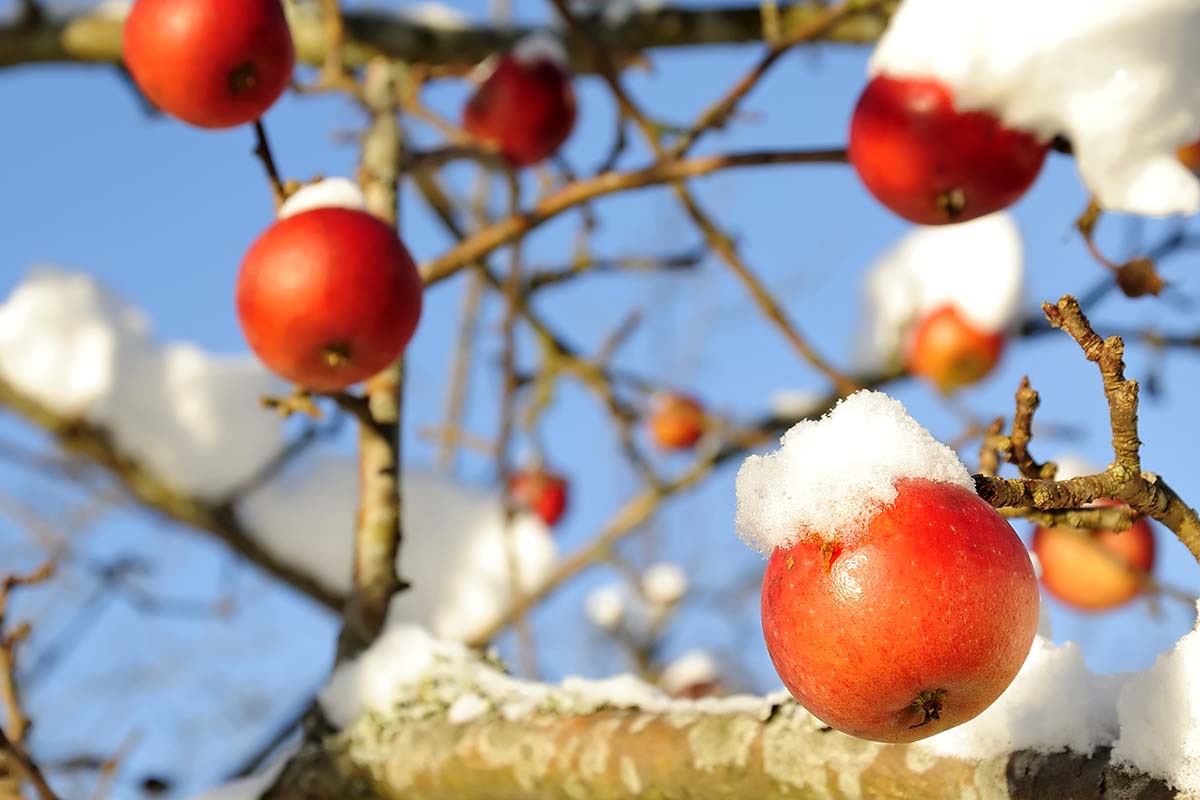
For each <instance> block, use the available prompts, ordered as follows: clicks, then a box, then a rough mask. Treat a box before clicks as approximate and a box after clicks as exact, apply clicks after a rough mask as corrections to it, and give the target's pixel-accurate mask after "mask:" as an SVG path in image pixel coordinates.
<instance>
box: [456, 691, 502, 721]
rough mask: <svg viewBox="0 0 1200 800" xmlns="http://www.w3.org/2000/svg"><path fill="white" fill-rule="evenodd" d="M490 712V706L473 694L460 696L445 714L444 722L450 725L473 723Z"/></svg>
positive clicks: (483, 699)
mask: <svg viewBox="0 0 1200 800" xmlns="http://www.w3.org/2000/svg"><path fill="white" fill-rule="evenodd" d="M489 710H491V704H490V703H489V702H488V701H487V700H486V699H485V698H483V697H481V696H480V695H477V694H475V692H467V693H466V694H464V695H460V696H459V698H458V699H457V700H455V701H454V703H453V704H452V705H451V706H450V710H449V711H447V712H446V721H447V722H449V723H450V724H451V725H465V724H467V723H468V722H473V721H475V720H477V719H479V718H480V717H482V716H483V715H484V714H486V713H487V712H488V711H489Z"/></svg>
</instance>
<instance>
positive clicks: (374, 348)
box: [237, 208, 423, 392]
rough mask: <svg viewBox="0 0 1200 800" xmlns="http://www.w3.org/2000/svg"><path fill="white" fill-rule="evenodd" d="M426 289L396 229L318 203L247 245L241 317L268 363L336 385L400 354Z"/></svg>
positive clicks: (311, 385) (309, 380) (325, 387)
mask: <svg viewBox="0 0 1200 800" xmlns="http://www.w3.org/2000/svg"><path fill="white" fill-rule="evenodd" d="M422 289H423V287H422V284H421V276H420V275H419V274H418V273H417V268H416V266H415V265H414V264H413V260H412V257H411V256H409V254H408V251H407V250H406V249H405V248H404V244H403V243H401V241H400V240H399V239H398V238H396V232H395V231H394V230H392V228H390V227H389V226H387V225H386V224H384V223H383V222H380V221H379V220H377V219H375V217H372V216H371V215H370V214H366V213H364V212H362V211H355V210H353V209H348V208H317V209H313V210H311V211H305V212H303V213H300V214H297V215H295V216H292V217H288V218H286V219H283V220H280V221H279V222H276V223H275V224H274V225H272V226H271V227H270V228H268V229H267V231H266V232H265V233H264V234H262V236H260V237H259V239H258V241H256V242H255V243H254V244H253V245H252V246H251V247H250V250H249V251H248V252H247V253H246V257H245V259H244V260H243V261H242V269H241V272H240V273H239V275H238V282H237V311H238V319H239V320H240V321H241V324H242V331H243V333H244V334H245V335H246V339H247V340H248V341H249V342H250V347H251V348H253V350H254V352H255V353H256V354H257V355H258V357H259V358H260V359H262V361H263V363H265V364H266V365H267V366H268V367H270V368H271V369H272V370H274V371H275V372H277V373H279V374H280V375H282V376H283V377H284V378H287V379H288V380H290V381H294V382H295V383H297V384H299V385H301V386H303V387H305V388H307V389H311V390H313V391H317V392H336V391H340V390H342V389H345V388H346V387H347V386H350V385H351V384H355V383H358V382H359V381H361V380H364V379H366V378H369V377H371V376H372V375H374V374H375V373H377V372H379V371H380V370H382V369H383V368H384V367H386V366H388V365H389V364H391V363H392V362H393V361H395V360H396V359H397V358H399V356H400V354H401V353H402V352H403V351H404V348H405V346H406V345H407V344H408V341H409V339H411V338H412V335H413V332H414V331H415V330H416V327H417V320H418V319H420V317H421V294H422Z"/></svg>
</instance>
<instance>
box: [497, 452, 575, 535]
mask: <svg viewBox="0 0 1200 800" xmlns="http://www.w3.org/2000/svg"><path fill="white" fill-rule="evenodd" d="M508 494H509V497H511V498H512V501H513V503H514V505H516V507H517V508H520V509H524V510H526V511H532V512H533V513H534V514H537V515H538V516H539V517H541V519H542V522H544V523H546V524H547V525H550V526H551V527H553V526H554V524H555V523H556V522H558V520H559V519H560V518H561V517H562V515H563V512H564V511H566V509H567V480H566V478H564V477H563V476H561V475H558V474H556V473H554V472H550V471H549V470H547V469H545V468H544V467H537V466H534V467H526V468H524V469H519V470H517V471H516V472H514V473H512V475H511V476H509V479H508Z"/></svg>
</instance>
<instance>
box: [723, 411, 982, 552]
mask: <svg viewBox="0 0 1200 800" xmlns="http://www.w3.org/2000/svg"><path fill="white" fill-rule="evenodd" d="M901 478H926V479H928V480H931V481H940V482H944V483H951V484H954V485H956V486H961V487H963V488H965V489H968V490H970V491H972V492H974V491H975V484H974V482H973V481H972V480H971V473H970V472H968V471H967V468H966V467H965V466H963V464H962V462H961V461H959V460H958V456H957V455H955V453H954V451H953V450H951V449H950V448H949V447H947V446H946V445H944V444H942V443H941V442H938V441H937V440H936V439H934V438H933V436H931V435H930V433H929V431H927V430H925V428H923V427H921V425H920V424H919V423H917V422H916V420H914V419H913V418H912V417H910V416H909V415H908V412H907V411H905V409H904V406H903V405H901V404H900V402H899V401H898V400H894V399H892V398H891V397H888V396H887V395H886V394H883V393H881V392H871V391H861V392H856V393H854V394H852V395H850V396H849V397H847V398H846V399H844V400H842V401H841V402H840V403H838V404H837V406H836V407H834V409H833V410H832V411H830V412H829V413H828V414H826V415H825V416H824V417H822V418H821V419H819V420H816V421H809V420H806V421H803V422H799V423H797V424H796V425H795V426H793V427H792V429H791V430H789V431H788V432H787V433H785V434H784V435H783V439H782V441H781V444H780V448H779V449H778V450H777V451H775V452H774V453H771V454H768V455H765V456H748V457H747V458H746V460H745V461H744V462H742V466H741V469H739V470H738V474H737V513H736V527H737V533H738V536H740V537H741V538H742V540H743V541H744V542H746V544H748V545H749V546H750V547H752V548H753V549H755V550H757V551H758V552H760V553H762V554H763V555H770V554H771V552H772V551H773V550H774V549H775V548H776V547H786V546H788V545H790V544H792V543H794V542H795V541H796V540H797V539H798V538H799V537H800V536H801V535H802V534H811V535H815V536H820V537H821V538H823V539H834V538H853V537H854V536H855V535H856V534H857V533H858V532H859V531H861V530H862V529H863V528H864V527H865V526H866V524H867V523H868V522H869V520H870V519H871V517H873V516H874V515H875V513H876V512H877V511H878V510H879V508H881V507H882V506H885V505H887V504H889V503H891V502H892V501H893V500H895V499H896V488H895V482H896V481H897V480H900V479H901Z"/></svg>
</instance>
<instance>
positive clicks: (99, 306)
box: [0, 268, 283, 500]
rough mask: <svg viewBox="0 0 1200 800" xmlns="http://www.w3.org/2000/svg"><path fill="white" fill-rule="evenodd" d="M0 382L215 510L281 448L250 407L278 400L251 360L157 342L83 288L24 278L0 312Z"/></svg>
mask: <svg viewBox="0 0 1200 800" xmlns="http://www.w3.org/2000/svg"><path fill="white" fill-rule="evenodd" d="M0 380H3V381H4V382H6V383H8V384H9V385H10V386H12V388H13V389H15V390H16V391H18V392H20V393H22V394H24V395H26V396H27V397H29V398H30V399H32V400H34V401H36V402H38V403H40V404H41V405H43V406H45V407H46V408H48V409H50V410H51V411H53V412H55V413H57V414H59V415H61V416H64V417H69V418H81V419H85V420H87V421H88V422H90V423H92V424H94V425H97V426H99V427H102V428H104V429H106V430H107V431H108V432H109V434H110V435H111V436H112V439H113V442H114V444H115V445H116V447H117V449H118V450H119V451H120V452H122V453H123V454H125V455H127V456H132V457H134V458H136V459H137V460H138V461H140V462H141V463H142V464H144V465H145V466H147V467H149V468H150V469H151V470H152V471H153V472H154V473H155V474H156V475H157V476H158V477H159V478H160V479H162V480H164V481H165V482H167V483H168V484H170V485H171V486H173V487H175V488H176V489H178V490H181V491H184V492H188V493H190V494H193V495H196V496H198V497H202V498H207V499H214V500H216V499H221V498H223V497H225V496H226V495H227V494H228V493H230V492H232V491H233V490H235V489H236V488H237V487H238V486H240V485H241V484H242V483H244V482H245V481H247V480H249V479H250V478H251V477H252V476H253V475H254V474H256V473H257V472H258V471H259V470H260V469H262V467H263V466H264V465H265V464H266V463H267V461H269V460H270V458H271V457H272V456H274V455H275V453H277V452H278V451H279V449H280V448H281V447H282V446H283V432H282V427H281V423H280V421H279V420H278V419H277V418H275V417H273V416H272V415H270V414H266V413H261V412H259V410H258V405H259V404H258V398H259V397H261V396H262V395H265V394H272V393H278V392H279V391H280V390H281V389H282V385H281V384H279V383H278V382H277V381H276V379H274V378H273V377H271V375H270V374H269V373H268V372H267V371H266V370H265V369H264V368H262V367H261V366H259V365H258V363H257V362H256V361H254V360H253V359H252V358H251V357H249V356H214V355H210V354H208V353H205V352H203V351H201V350H199V349H197V348H196V347H194V346H192V345H189V344H183V343H167V344H162V343H160V342H158V341H157V340H156V339H155V338H154V336H153V334H152V332H151V330H150V326H149V324H148V322H147V321H146V319H145V318H144V317H143V316H142V315H141V314H140V313H138V312H137V311H135V310H133V309H131V308H130V307H129V306H127V305H126V304H124V303H122V302H121V301H120V300H118V299H116V298H115V297H113V296H112V295H110V294H109V293H108V292H106V291H105V290H104V289H102V288H101V287H100V286H99V285H98V284H97V283H96V282H95V281H94V280H93V279H92V278H90V277H87V276H85V275H80V274H77V273H72V272H68V271H65V270H58V269H51V268H41V269H37V270H34V271H33V272H32V273H31V274H30V275H29V277H28V278H26V279H25V280H24V281H23V282H22V283H21V284H19V285H18V286H17V287H16V288H15V289H13V291H12V293H11V294H10V295H9V297H8V298H7V300H5V301H4V303H3V304H0Z"/></svg>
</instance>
